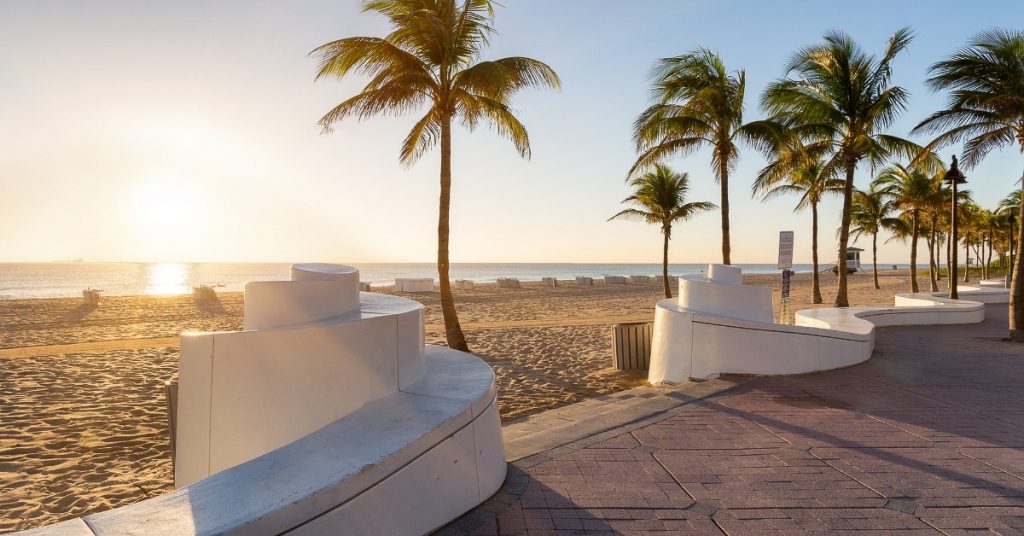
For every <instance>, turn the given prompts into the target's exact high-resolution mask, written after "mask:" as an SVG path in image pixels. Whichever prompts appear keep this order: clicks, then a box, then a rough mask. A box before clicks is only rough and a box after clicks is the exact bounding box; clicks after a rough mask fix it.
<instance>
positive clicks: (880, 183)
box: [873, 164, 941, 292]
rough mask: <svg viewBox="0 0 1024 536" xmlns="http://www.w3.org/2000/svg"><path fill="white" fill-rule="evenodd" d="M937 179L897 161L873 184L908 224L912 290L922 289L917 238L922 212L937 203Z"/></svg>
mask: <svg viewBox="0 0 1024 536" xmlns="http://www.w3.org/2000/svg"><path fill="white" fill-rule="evenodd" d="M937 178H938V177H937V176H929V175H927V174H926V173H924V172H922V171H920V170H917V169H909V168H907V167H904V166H902V165H899V164H894V165H892V166H890V167H888V168H886V169H885V170H883V171H882V172H881V173H880V174H879V175H878V177H877V178H876V179H875V181H874V183H873V186H877V188H878V190H879V191H880V192H881V193H882V195H883V196H884V197H885V198H886V200H887V201H889V202H890V203H891V204H892V207H893V208H894V209H897V210H900V211H902V212H903V215H904V216H905V217H906V219H907V223H908V224H909V231H910V290H911V292H919V291H920V289H919V288H918V285H917V239H918V237H919V236H920V234H921V220H922V215H923V213H924V212H925V211H926V210H928V209H929V208H931V207H932V206H934V205H935V200H936V198H937V197H938V196H939V195H940V192H941V188H940V184H941V183H940V182H938V180H936V179H937ZM929 264H930V263H929Z"/></svg>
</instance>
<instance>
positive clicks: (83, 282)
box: [0, 262, 903, 300]
mask: <svg viewBox="0 0 1024 536" xmlns="http://www.w3.org/2000/svg"><path fill="white" fill-rule="evenodd" d="M823 265H824V264H823ZM353 266H355V267H357V268H359V271H360V278H361V280H362V281H363V282H365V283H370V284H371V285H392V284H394V280H395V278H396V277H433V278H435V279H436V278H437V271H436V268H435V265H434V264H433V263H356V264H353ZM737 266H740V267H742V268H743V271H744V272H745V273H752V274H763V273H778V272H779V270H778V269H777V268H776V267H775V265H774V264H739V265H737ZM887 266H888V265H887ZM902 266H903V265H901V267H902ZM288 268H289V265H288V264H283V263H268V264H264V263H127V262H125V263H121V262H112V263H103V262H51V263H0V300H16V299H27V298H61V297H73V296H81V295H82V290H83V289H85V288H86V287H89V288H94V289H101V290H103V292H104V294H105V295H107V296H132V295H142V294H150V295H171V294H188V293H190V292H191V289H192V287H196V286H199V285H218V286H220V288H219V290H224V291H241V290H242V289H243V286H244V285H245V283H246V282H247V281H273V280H285V279H288V273H289V270H288ZM706 269H707V264H670V265H669V273H670V274H672V275H682V274H688V273H698V272H701V271H703V270H706ZM793 269H794V270H795V271H797V272H809V271H810V270H811V265H810V264H797V265H795V266H794V267H793ZM660 273H661V264H546V263H540V264H534V263H466V264H453V265H452V274H451V276H452V280H455V279H469V280H472V281H474V282H478V283H488V282H494V281H495V280H496V279H497V278H499V277H516V278H519V280H521V281H540V279H541V278H542V277H557V278H558V279H572V278H574V277H576V276H589V277H594V278H600V277H604V276H606V275H627V276H628V275H656V274H660Z"/></svg>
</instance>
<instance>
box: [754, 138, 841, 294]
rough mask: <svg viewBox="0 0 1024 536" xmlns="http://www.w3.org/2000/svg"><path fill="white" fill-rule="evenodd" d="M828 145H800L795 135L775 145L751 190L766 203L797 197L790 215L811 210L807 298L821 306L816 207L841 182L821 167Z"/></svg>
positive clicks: (836, 190)
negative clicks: (776, 199) (810, 268)
mask: <svg viewBox="0 0 1024 536" xmlns="http://www.w3.org/2000/svg"><path fill="white" fill-rule="evenodd" d="M827 149H828V145H827V144H824V143H821V142H811V143H809V144H804V143H803V141H802V140H801V139H800V135H799V133H798V131H794V132H792V133H791V134H790V136H789V139H788V141H786V142H784V143H781V144H778V145H776V147H775V149H774V150H773V151H772V152H773V153H774V155H773V157H772V160H771V161H770V162H769V163H768V165H767V166H765V167H764V168H763V169H762V170H761V172H760V173H758V175H757V179H756V180H755V181H754V186H753V190H754V192H759V193H760V194H761V199H763V200H768V199H772V198H775V197H778V196H780V195H784V194H793V195H797V196H799V199H800V200H799V201H798V202H797V204H796V207H795V208H794V209H793V211H794V212H798V211H801V210H803V209H805V208H807V207H810V208H811V264H812V283H813V284H812V286H811V297H812V300H813V302H814V303H822V302H823V301H824V300H822V298H821V286H820V284H819V277H818V276H819V274H818V203H820V202H821V200H822V198H824V197H825V196H826V195H829V194H837V193H839V192H841V191H842V189H843V181H841V180H839V179H837V178H836V177H835V170H834V168H829V167H828V166H826V165H825V160H824V157H825V156H827V154H826V151H827Z"/></svg>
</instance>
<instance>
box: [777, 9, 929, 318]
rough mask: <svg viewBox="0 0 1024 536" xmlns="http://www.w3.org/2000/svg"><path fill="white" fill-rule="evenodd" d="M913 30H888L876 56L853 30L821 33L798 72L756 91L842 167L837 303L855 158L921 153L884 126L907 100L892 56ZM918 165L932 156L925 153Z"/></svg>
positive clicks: (800, 59)
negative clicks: (895, 80)
mask: <svg viewBox="0 0 1024 536" xmlns="http://www.w3.org/2000/svg"><path fill="white" fill-rule="evenodd" d="M911 38H912V35H911V32H910V30H909V29H908V28H903V29H901V30H899V31H897V32H896V33H895V34H893V35H892V36H891V37H890V38H889V43H888V46H887V47H886V49H885V51H884V52H883V53H882V56H881V58H876V57H875V56H872V55H869V54H867V53H865V52H864V51H863V49H861V48H860V46H858V45H857V43H855V42H854V41H853V39H852V38H851V37H850V36H848V35H846V34H845V33H842V32H838V31H833V32H831V33H828V34H826V35H825V37H824V43H821V44H818V45H814V46H809V47H806V48H802V49H800V50H798V51H797V52H796V54H795V55H794V56H793V59H792V60H791V61H790V63H789V65H788V67H787V69H786V71H787V73H792V74H795V75H796V77H795V78H789V77H788V74H787V78H783V79H781V80H778V81H776V82H773V83H771V84H769V85H768V88H767V89H765V92H764V95H763V96H762V98H761V105H762V107H763V108H764V109H765V110H766V111H767V112H768V113H769V114H770V115H772V116H774V117H777V118H783V119H786V120H788V121H792V122H793V123H796V124H800V125H804V126H805V128H807V129H809V130H813V131H816V132H818V135H819V136H820V138H821V139H822V140H823V141H827V142H828V143H829V144H830V145H831V149H832V155H831V158H830V160H829V162H828V163H827V164H826V165H827V166H829V167H835V168H836V169H838V170H841V171H842V172H843V173H844V174H845V183H844V185H843V213H842V222H841V224H840V228H839V249H838V260H837V262H836V265H837V266H838V267H839V268H840V269H839V285H838V289H837V291H836V301H835V305H836V307H849V305H850V300H849V298H848V295H847V277H846V270H844V269H842V268H845V267H846V247H847V245H848V243H849V233H850V218H851V214H852V204H853V191H854V187H853V181H854V173H855V172H856V170H857V165H858V164H859V163H860V162H861V161H862V160H867V161H868V162H869V163H870V164H871V166H872V168H874V167H876V166H879V165H881V164H883V163H884V162H886V161H887V160H888V159H889V158H890V157H891V156H893V155H902V156H905V157H906V158H908V159H909V158H913V157H914V156H917V155H918V154H920V153H921V148H920V147H918V146H917V145H915V144H913V143H910V142H908V141H906V140H904V139H901V138H897V137H894V136H887V135H885V134H882V133H881V132H882V130H884V129H885V128H887V127H889V126H890V125H891V124H892V123H893V121H895V120H896V118H897V117H898V116H899V114H900V112H902V111H903V109H904V108H905V107H906V103H907V98H908V96H909V94H908V93H907V91H906V90H905V89H903V88H902V87H899V86H892V85H890V79H891V77H892V68H891V62H892V60H893V58H895V57H896V55H897V54H899V53H900V52H901V51H903V50H904V49H905V48H906V47H907V45H908V44H909V43H910V40H911ZM922 165H934V162H933V161H931V160H928V161H926V162H924V163H923V164H922Z"/></svg>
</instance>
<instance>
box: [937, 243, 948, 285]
mask: <svg viewBox="0 0 1024 536" xmlns="http://www.w3.org/2000/svg"><path fill="white" fill-rule="evenodd" d="M945 243H946V242H945V240H944V239H943V238H942V236H941V235H940V234H939V232H938V231H935V280H936V281H941V280H942V246H943V245H944V244H945Z"/></svg>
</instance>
